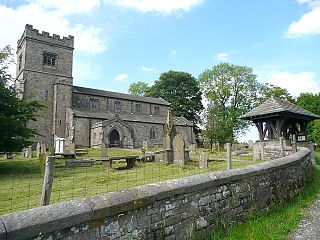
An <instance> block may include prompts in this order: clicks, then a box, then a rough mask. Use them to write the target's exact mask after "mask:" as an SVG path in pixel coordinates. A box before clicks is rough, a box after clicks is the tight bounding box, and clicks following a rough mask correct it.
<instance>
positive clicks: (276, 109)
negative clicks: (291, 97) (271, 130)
mask: <svg viewBox="0 0 320 240" xmlns="http://www.w3.org/2000/svg"><path fill="white" fill-rule="evenodd" d="M281 113H291V114H295V115H297V116H300V117H301V116H303V117H305V118H307V119H320V116H318V115H316V114H314V113H312V112H309V111H308V110H305V109H303V108H301V107H298V106H296V105H294V104H293V103H290V102H289V101H287V100H284V99H280V98H276V97H271V98H269V99H268V100H267V101H265V102H264V103H262V104H261V105H259V106H258V107H256V108H254V109H252V110H251V111H250V112H248V113H246V114H244V115H242V116H241V117H240V118H241V119H247V120H251V119H255V118H263V116H265V115H269V116H270V115H272V114H281Z"/></svg>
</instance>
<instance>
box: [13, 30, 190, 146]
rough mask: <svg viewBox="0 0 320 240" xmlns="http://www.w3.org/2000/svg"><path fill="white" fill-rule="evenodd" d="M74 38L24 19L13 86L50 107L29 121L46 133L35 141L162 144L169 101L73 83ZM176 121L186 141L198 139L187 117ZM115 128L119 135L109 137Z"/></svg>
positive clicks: (126, 144)
mask: <svg viewBox="0 0 320 240" xmlns="http://www.w3.org/2000/svg"><path fill="white" fill-rule="evenodd" d="M73 44H74V38H73V37H72V36H68V37H63V38H60V36H58V35H55V34H53V36H50V35H49V33H47V32H42V33H39V31H38V30H36V29H34V28H33V27H32V25H26V27H25V31H24V33H23V35H22V37H21V38H20V39H19V41H18V48H17V57H18V61H17V62H18V66H17V80H16V83H15V86H16V88H17V89H18V90H19V91H20V92H21V93H22V97H23V98H25V99H35V100H39V101H41V102H42V103H43V104H44V105H45V107H46V108H45V109H44V110H43V112H42V113H41V114H40V115H39V117H38V118H37V121H36V122H30V123H29V126H30V127H32V128H35V129H37V130H38V132H39V133H40V134H41V135H42V136H41V135H39V136H36V137H35V138H36V139H35V141H38V142H46V143H47V144H52V143H53V139H54V137H55V136H56V137H60V138H65V144H66V146H68V145H70V144H71V143H75V145H76V146H83V147H95V146H99V145H100V144H101V141H104V143H105V144H107V145H108V146H109V145H115V144H114V143H115V142H118V145H119V146H123V147H142V143H143V141H146V140H148V141H149V145H150V147H152V146H155V145H162V133H163V127H164V124H165V121H166V116H167V112H168V111H169V106H170V104H169V103H168V102H166V101H165V100H163V99H161V98H150V97H141V96H136V95H129V94H123V93H115V92H109V91H103V90H98V89H90V88H84V87H78V86H73V77H72V65H73V50H74V48H73V47H74V45H73ZM47 54H51V55H52V56H54V63H52V65H48V64H46V61H45V56H46V55H47ZM112 120H114V121H112ZM119 122H122V123H123V124H120V125H119V124H118V123H119ZM106 123H108V124H106ZM174 123H175V125H176V127H177V131H178V132H179V133H180V134H181V135H182V136H183V138H184V140H185V142H186V143H195V141H194V137H193V132H192V127H193V125H192V124H191V123H190V122H189V121H187V120H186V119H185V118H183V117H176V118H175V119H174ZM97 124H98V125H99V124H100V127H99V126H98V125H97ZM127 126H130V127H129V128H130V131H131V133H130V135H131V136H129V135H128V134H127V131H128V129H129V128H128V127H127ZM113 130H115V131H116V134H115V135H117V136H116V139H114V138H112V137H110V133H111V131H113ZM114 133H115V132H114ZM115 135H112V136H113V137H114V136H115ZM118 135H119V136H118Z"/></svg>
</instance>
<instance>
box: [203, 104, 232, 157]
mask: <svg viewBox="0 0 320 240" xmlns="http://www.w3.org/2000/svg"><path fill="white" fill-rule="evenodd" d="M204 118H205V121H204V122H205V125H204V130H203V134H204V136H206V137H207V138H208V140H209V143H210V148H211V151H212V146H213V143H219V145H220V146H219V147H220V148H221V147H222V145H223V144H225V143H227V142H231V141H232V139H231V136H232V128H231V127H230V121H228V116H227V115H226V114H225V112H224V111H219V106H215V105H214V104H213V103H212V102H211V103H209V105H208V107H207V109H206V112H205V114H204ZM227 131H229V132H227ZM230 131H231V132H230Z"/></svg>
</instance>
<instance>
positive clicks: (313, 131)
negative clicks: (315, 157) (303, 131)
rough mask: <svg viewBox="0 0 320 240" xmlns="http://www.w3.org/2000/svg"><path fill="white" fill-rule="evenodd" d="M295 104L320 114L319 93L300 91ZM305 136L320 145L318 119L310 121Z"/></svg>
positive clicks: (319, 123) (319, 122)
mask: <svg viewBox="0 0 320 240" xmlns="http://www.w3.org/2000/svg"><path fill="white" fill-rule="evenodd" d="M296 104H297V105H298V106H300V107H302V108H304V109H306V110H308V111H310V112H312V113H315V114H317V115H319V116H320V93H317V94H313V93H301V94H300V95H299V96H298V97H297V101H296ZM307 136H308V138H309V139H310V140H311V139H312V140H313V141H314V142H316V143H317V145H318V146H320V120H315V121H312V122H310V123H309V124H308V127H307Z"/></svg>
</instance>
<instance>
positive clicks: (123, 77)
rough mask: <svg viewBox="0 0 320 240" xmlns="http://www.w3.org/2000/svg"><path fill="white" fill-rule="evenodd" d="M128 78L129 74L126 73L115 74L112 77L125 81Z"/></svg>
mask: <svg viewBox="0 0 320 240" xmlns="http://www.w3.org/2000/svg"><path fill="white" fill-rule="evenodd" d="M128 78H129V75H128V74H127V73H120V74H118V75H117V76H115V77H114V80H116V81H126V80H127V79H128Z"/></svg>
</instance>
